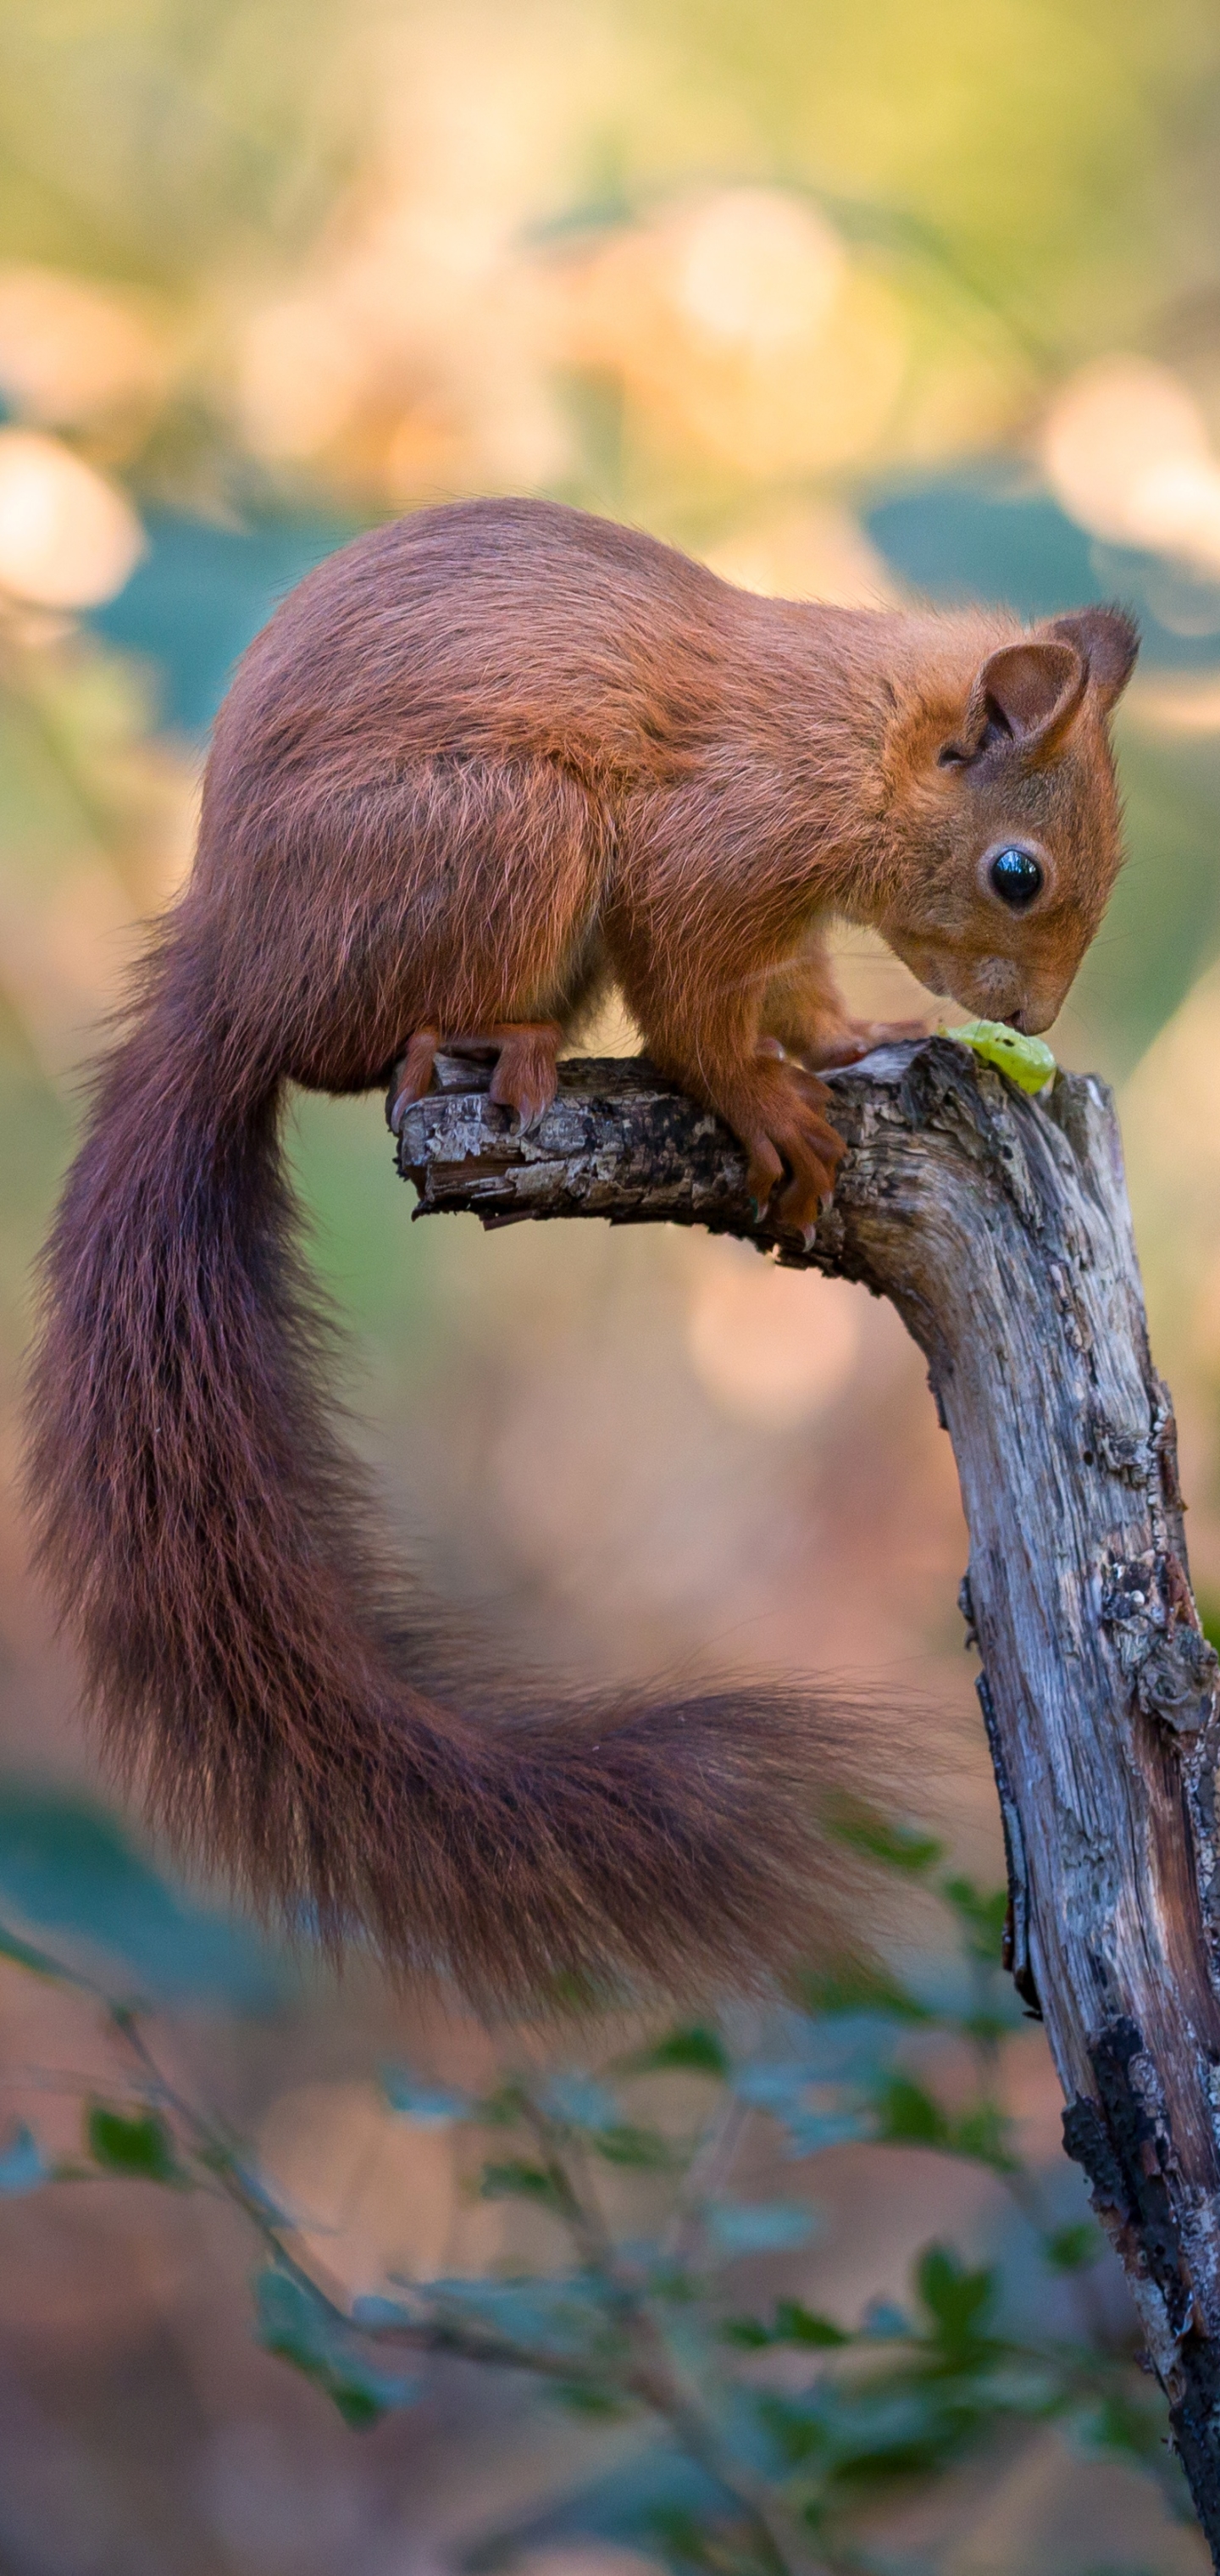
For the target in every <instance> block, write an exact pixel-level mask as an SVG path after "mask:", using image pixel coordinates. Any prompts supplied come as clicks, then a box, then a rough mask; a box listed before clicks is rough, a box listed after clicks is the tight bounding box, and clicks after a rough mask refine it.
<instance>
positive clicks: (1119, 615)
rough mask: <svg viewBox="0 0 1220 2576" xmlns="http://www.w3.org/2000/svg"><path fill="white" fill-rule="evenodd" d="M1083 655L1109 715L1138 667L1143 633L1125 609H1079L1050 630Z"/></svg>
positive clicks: (1057, 622)
mask: <svg viewBox="0 0 1220 2576" xmlns="http://www.w3.org/2000/svg"><path fill="white" fill-rule="evenodd" d="M1047 631H1048V633H1049V634H1051V635H1061V636H1062V638H1063V641H1064V643H1065V644H1074V645H1075V648H1076V651H1077V652H1078V653H1081V654H1083V656H1084V660H1085V663H1086V665H1087V668H1088V674H1089V687H1090V688H1091V689H1094V690H1095V691H1096V693H1097V696H1098V697H1099V698H1100V700H1101V703H1102V706H1103V707H1104V708H1105V709H1106V711H1107V713H1108V712H1109V709H1110V708H1111V707H1112V706H1113V704H1114V701H1115V699H1116V698H1120V697H1121V696H1122V693H1123V690H1124V689H1125V688H1126V685H1127V682H1128V680H1129V679H1130V677H1131V674H1132V671H1133V670H1134V668H1135V657H1136V654H1137V653H1138V651H1139V649H1140V631H1139V628H1138V626H1137V625H1136V622H1135V619H1134V618H1133V617H1129V616H1128V614H1127V611H1126V609H1125V608H1078V609H1077V610H1076V612H1075V614H1074V615H1073V616H1071V617H1056V618H1055V620H1054V622H1053V624H1052V625H1051V626H1050V627H1049V628H1048V630H1047Z"/></svg>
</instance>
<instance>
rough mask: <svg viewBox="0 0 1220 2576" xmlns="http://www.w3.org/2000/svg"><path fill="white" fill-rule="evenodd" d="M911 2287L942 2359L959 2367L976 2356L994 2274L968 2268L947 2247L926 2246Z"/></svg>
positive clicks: (994, 2287)
mask: <svg viewBox="0 0 1220 2576" xmlns="http://www.w3.org/2000/svg"><path fill="white" fill-rule="evenodd" d="M915 2286H916V2288H917V2290H918V2292H919V2296H920V2298H921V2299H922V2301H923V2304H924V2307H925V2308H926V2309H927V2311H928V2314H929V2316H930V2317H931V2318H932V2320H933V2326H934V2330H935V2335H936V2340H937V2342H938V2343H939V2344H940V2346H941V2348H942V2350H943V2352H944V2354H945V2357H946V2359H948V2360H950V2361H952V2363H953V2364H954V2366H955V2367H957V2368H959V2369H960V2368H962V2367H964V2366H965V2365H966V2364H967V2363H968V2362H970V2361H971V2360H972V2359H977V2357H978V2355H979V2353H980V2351H981V2349H982V2348H983V2347H984V2344H985V2340H986V2339H985V2338H984V2335H983V2327H984V2325H985V2324H986V2323H987V2320H988V2319H989V2317H990V2315H991V2313H992V2310H993V2309H994V2307H995V2303H996V2296H997V2278H996V2274H995V2273H994V2272H993V2271H990V2270H986V2269H980V2270H979V2271H976V2272H972V2271H970V2270H969V2268H968V2266H967V2265H966V2264H964V2263H963V2262H962V2261H961V2260H960V2258H959V2257H958V2255H956V2254H955V2253H954V2252H953V2249H952V2247H951V2246H948V2245H928V2246H925V2248H924V2251H923V2253H922V2254H921V2255H920V2257H919V2261H918V2263H917V2264H916V2266H915Z"/></svg>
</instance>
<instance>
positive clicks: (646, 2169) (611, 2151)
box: [589, 2120, 677, 2173]
mask: <svg viewBox="0 0 1220 2576" xmlns="http://www.w3.org/2000/svg"><path fill="white" fill-rule="evenodd" d="M589 2145H590V2146H591V2147H592V2148H593V2149H594V2150H595V2152H596V2153H597V2154H598V2155H599V2156H604V2157H605V2160H606V2163H607V2164H609V2165H634V2166H636V2167H637V2168H638V2169H639V2171H640V2172H641V2173H667V2172H668V2171H669V2170H670V2168H671V2167H672V2166H673V2165H674V2163H675V2162H676V2161H677V2160H676V2159H675V2156H674V2152H673V2149H672V2147H671V2146H670V2145H669V2143H668V2140H667V2139H665V2138H663V2137H662V2136H661V2133H660V2130H659V2129H640V2128H635V2127H634V2126H633V2125H632V2123H631V2122H630V2121H629V2120H618V2121H616V2122H615V2124H614V2127H613V2128H610V2129H595V2130H594V2131H593V2132H592V2133H591V2135H590V2138H589Z"/></svg>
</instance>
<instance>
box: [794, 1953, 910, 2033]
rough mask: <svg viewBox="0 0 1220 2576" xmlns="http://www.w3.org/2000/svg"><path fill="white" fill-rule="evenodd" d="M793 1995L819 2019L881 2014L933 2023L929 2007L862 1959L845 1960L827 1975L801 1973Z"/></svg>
mask: <svg viewBox="0 0 1220 2576" xmlns="http://www.w3.org/2000/svg"><path fill="white" fill-rule="evenodd" d="M796 1991H797V1993H798V1995H799V1997H800V2001H801V2003H802V2004H803V2006H804V2008H805V2011H806V2012H808V2013H813V2014H815V2015H816V2016H818V2017H819V2018H820V2017H821V2016H823V2015H824V2014H827V2013H858V2012H868V2013H885V2014H887V2015H888V2016H890V2017H891V2018H892V2019H893V2020H895V2021H914V2022H928V2021H933V2020H935V2014H934V2013H933V2012H932V2011H931V2010H930V2008H929V2006H928V2005H927V2004H924V2003H921V2002H920V2000H919V1997H918V1995H913V1994H912V1993H911V1992H910V1990H909V1988H908V1987H906V1986H904V1985H903V1984H902V1983H901V1982H900V1980H899V1979H898V1978H897V1977H895V1976H892V1975H891V1974H890V1971H889V1969H888V1968H885V1967H883V1966H882V1965H881V1964H880V1962H876V1963H874V1962H872V1961H870V1960H866V1959H849V1960H845V1961H844V1962H843V1963H842V1964H841V1965H840V1966H838V1967H836V1968H834V1969H831V1970H829V1971H819V1970H817V1969H813V1968H810V1969H803V1970H802V1971H801V1973H800V1976H799V1978H798V1979H797V1981H796Z"/></svg>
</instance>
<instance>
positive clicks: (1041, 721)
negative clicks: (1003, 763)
mask: <svg viewBox="0 0 1220 2576" xmlns="http://www.w3.org/2000/svg"><path fill="white" fill-rule="evenodd" d="M1087 676H1088V672H1087V666H1086V663H1085V660H1084V656H1083V654H1082V653H1081V652H1080V651H1079V650H1078V648H1077V646H1076V645H1075V644H1073V643H1069V642H1068V641H1067V639H1066V638H1063V637H1059V636H1055V637H1053V638H1052V637H1050V636H1047V637H1042V636H1040V635H1031V636H1030V637H1029V638H1028V639H1027V640H1026V641H1025V642H1023V643H1020V644H1001V646H1000V647H999V650H998V652H995V653H989V654H988V656H987V659H986V661H985V662H984V663H983V665H982V668H981V669H980V670H979V671H978V672H976V674H975V679H974V684H973V686H972V688H971V691H970V697H969V700H968V702H967V706H966V715H965V721H964V723H963V725H962V730H961V734H960V736H959V737H958V739H957V741H956V742H951V743H947V744H946V745H945V748H944V750H943V751H942V753H941V755H940V757H941V761H942V763H945V764H948V763H953V764H956V765H957V766H959V767H964V766H965V765H966V764H967V763H968V762H970V761H972V760H978V759H980V758H981V757H982V756H983V754H984V753H990V754H993V755H1002V754H1004V753H1008V752H1021V753H1024V754H1026V755H1028V754H1030V753H1038V754H1040V753H1044V752H1047V751H1050V750H1052V749H1053V747H1054V745H1055V743H1056V742H1057V741H1058V740H1059V737H1060V735H1061V734H1062V733H1064V732H1065V731H1066V729H1067V727H1068V725H1069V724H1070V723H1071V720H1072V718H1073V716H1074V715H1075V713H1076V710H1077V708H1078V706H1079V705H1080V702H1081V699H1082V698H1083V696H1084V692H1085V682H1086V679H1087Z"/></svg>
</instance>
